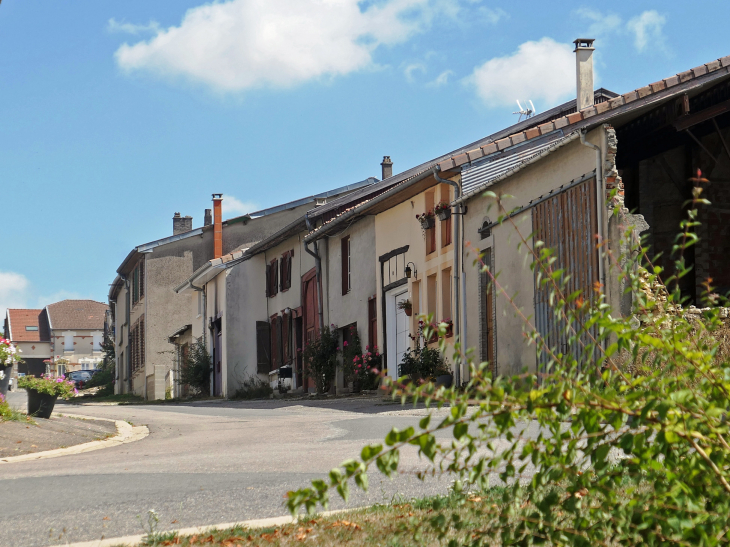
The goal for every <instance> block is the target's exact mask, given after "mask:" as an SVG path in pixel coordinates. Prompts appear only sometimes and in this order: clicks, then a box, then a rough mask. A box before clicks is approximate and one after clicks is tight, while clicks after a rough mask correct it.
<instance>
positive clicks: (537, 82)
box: [465, 37, 575, 107]
mask: <svg viewBox="0 0 730 547" xmlns="http://www.w3.org/2000/svg"><path fill="white" fill-rule="evenodd" d="M465 83H467V84H469V85H472V86H473V87H474V88H475V90H476V93H477V95H478V96H479V98H480V99H482V101H484V103H485V104H486V105H487V106H490V107H496V106H503V105H513V104H514V102H515V99H519V100H528V99H531V100H533V101H539V100H542V101H544V102H545V103H547V104H549V105H550V106H553V105H554V104H556V103H557V102H558V101H560V100H561V99H566V98H568V97H569V96H570V95H572V94H574V93H575V58H574V57H573V48H572V47H571V45H569V44H563V43H559V42H556V41H555V40H553V39H552V38H547V37H546V38H542V39H541V40H539V41H537V42H525V43H524V44H522V45H520V46H519V47H518V48H517V51H515V52H514V53H512V54H511V55H507V56H504V57H495V58H494V59H490V60H489V61H487V62H486V63H484V64H483V65H481V66H478V67H476V68H475V69H474V72H473V73H472V74H471V75H470V76H469V77H468V78H466V79H465Z"/></svg>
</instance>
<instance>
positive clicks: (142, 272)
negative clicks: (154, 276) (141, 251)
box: [139, 258, 144, 298]
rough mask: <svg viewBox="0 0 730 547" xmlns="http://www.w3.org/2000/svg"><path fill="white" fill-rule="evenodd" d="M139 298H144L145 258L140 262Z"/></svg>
mask: <svg viewBox="0 0 730 547" xmlns="http://www.w3.org/2000/svg"><path fill="white" fill-rule="evenodd" d="M139 297H140V298H144V258H143V259H142V260H140V262H139Z"/></svg>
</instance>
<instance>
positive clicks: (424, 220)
mask: <svg viewBox="0 0 730 547" xmlns="http://www.w3.org/2000/svg"><path fill="white" fill-rule="evenodd" d="M418 222H420V223H421V228H423V229H424V230H428V229H429V228H433V227H434V226H436V218H435V217H425V216H424V217H420V218H419V219H418Z"/></svg>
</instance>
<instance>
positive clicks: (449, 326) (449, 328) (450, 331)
mask: <svg viewBox="0 0 730 547" xmlns="http://www.w3.org/2000/svg"><path fill="white" fill-rule="evenodd" d="M442 323H445V324H446V334H445V336H446V338H451V337H452V336H454V322H453V321H452V320H451V319H444V320H443V321H442Z"/></svg>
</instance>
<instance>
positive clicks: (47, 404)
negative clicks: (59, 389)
mask: <svg viewBox="0 0 730 547" xmlns="http://www.w3.org/2000/svg"><path fill="white" fill-rule="evenodd" d="M56 399H58V395H48V394H47V393H38V392H37V391H35V390H34V389H29V390H28V415H29V416H33V417H34V418H46V419H48V418H50V417H51V413H52V412H53V407H54V406H55V405H56Z"/></svg>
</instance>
